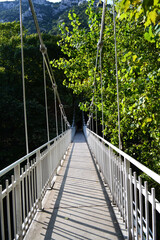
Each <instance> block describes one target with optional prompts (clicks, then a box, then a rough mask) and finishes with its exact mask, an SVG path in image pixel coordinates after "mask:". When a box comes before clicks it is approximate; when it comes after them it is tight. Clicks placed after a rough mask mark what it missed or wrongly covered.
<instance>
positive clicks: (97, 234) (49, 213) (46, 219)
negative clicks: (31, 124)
mask: <svg viewBox="0 0 160 240" xmlns="http://www.w3.org/2000/svg"><path fill="white" fill-rule="evenodd" d="M31 239H34V240H41V239H57V240H59V239H96V240H98V239H108V240H114V239H120V240H121V239H123V236H122V233H121V230H120V228H119V224H118V222H117V220H116V217H115V215H114V211H113V209H112V206H111V203H110V201H109V198H108V194H107V192H106V190H105V185H104V184H103V182H102V180H101V177H100V175H99V173H98V171H97V168H96V166H95V163H94V161H93V159H92V157H91V154H90V151H89V149H88V145H87V143H86V141H85V138H84V135H83V134H82V133H81V132H78V133H77V134H76V135H75V138H74V141H73V143H72V144H71V145H70V149H69V151H68V153H67V156H66V159H65V160H64V162H63V164H62V167H61V169H60V171H59V172H58V176H57V179H56V182H55V184H54V187H53V189H49V190H48V191H47V194H46V196H45V198H44V201H43V210H42V211H39V212H38V213H37V214H36V216H35V219H34V220H33V223H32V224H31V226H30V229H29V231H28V233H27V235H26V237H25V240H31Z"/></svg>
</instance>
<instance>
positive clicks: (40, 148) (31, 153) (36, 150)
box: [0, 127, 73, 177]
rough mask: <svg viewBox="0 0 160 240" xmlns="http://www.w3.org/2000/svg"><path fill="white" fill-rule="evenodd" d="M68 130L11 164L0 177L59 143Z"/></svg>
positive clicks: (2, 171)
mask: <svg viewBox="0 0 160 240" xmlns="http://www.w3.org/2000/svg"><path fill="white" fill-rule="evenodd" d="M71 128H73V127H71ZM67 131H68V130H66V131H65V132H63V133H61V134H60V135H58V136H57V137H55V138H53V139H51V140H50V141H49V142H46V143H45V144H43V145H42V146H40V147H38V148H36V149H35V150H33V151H32V152H30V153H28V154H27V155H25V156H24V157H22V158H20V159H18V160H17V161H15V162H14V163H12V164H10V165H9V166H7V167H6V168H4V169H2V170H0V177H2V176H3V175H4V174H6V173H7V172H9V171H11V170H12V169H14V168H15V167H16V166H17V165H19V164H21V163H23V162H24V161H26V160H27V159H28V158H30V157H31V156H33V155H34V154H35V153H36V152H38V151H41V150H42V149H43V148H45V147H47V146H48V145H49V144H52V143H53V142H54V141H57V140H58V139H59V138H61V137H62V136H64V135H65V134H66V132H67Z"/></svg>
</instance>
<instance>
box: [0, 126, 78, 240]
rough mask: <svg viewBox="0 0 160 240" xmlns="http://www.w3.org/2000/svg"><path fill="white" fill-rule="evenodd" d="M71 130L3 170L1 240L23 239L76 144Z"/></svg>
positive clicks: (0, 195) (1, 172) (0, 204)
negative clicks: (46, 193) (61, 166)
mask: <svg viewBox="0 0 160 240" xmlns="http://www.w3.org/2000/svg"><path fill="white" fill-rule="evenodd" d="M74 134H75V128H74V127H73V128H71V129H69V130H67V131H66V132H64V133H62V134H61V135H59V136H58V137H56V138H54V139H53V140H51V141H50V142H48V143H46V144H44V145H43V146H41V147H40V148H38V149H36V150H34V151H33V152H31V153H29V154H28V155H26V156H25V157H23V158H21V159H19V160H18V161H16V162H15V163H13V164H12V165H10V166H8V167H7V168H5V169H3V170H2V171H0V179H2V178H5V179H7V180H5V186H2V185H0V232H1V236H0V237H1V239H2V240H5V239H9V240H10V239H23V237H24V236H25V234H26V231H27V230H28V228H29V226H30V224H31V222H32V220H33V218H34V216H35V214H36V212H37V209H38V208H39V209H42V199H43V197H44V195H45V192H46V190H47V188H48V187H50V186H51V184H52V179H53V177H54V176H55V175H56V170H57V167H58V166H59V165H60V163H61V160H62V158H63V156H64V154H65V152H66V150H67V148H68V146H69V144H70V142H71V141H72V139H73V137H74Z"/></svg>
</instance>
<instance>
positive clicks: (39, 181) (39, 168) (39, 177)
mask: <svg viewBox="0 0 160 240" xmlns="http://www.w3.org/2000/svg"><path fill="white" fill-rule="evenodd" d="M36 157H37V198H38V208H39V209H40V210H41V209H42V200H41V191H42V165H41V164H42V163H41V156H40V150H39V151H38V152H37V156H36Z"/></svg>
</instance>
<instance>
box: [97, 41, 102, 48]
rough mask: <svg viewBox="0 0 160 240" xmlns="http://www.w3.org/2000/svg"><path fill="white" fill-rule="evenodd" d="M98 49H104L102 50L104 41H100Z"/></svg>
mask: <svg viewBox="0 0 160 240" xmlns="http://www.w3.org/2000/svg"><path fill="white" fill-rule="evenodd" d="M97 47H98V48H99V49H102V48H103V41H99V42H98V43H97Z"/></svg>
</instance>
